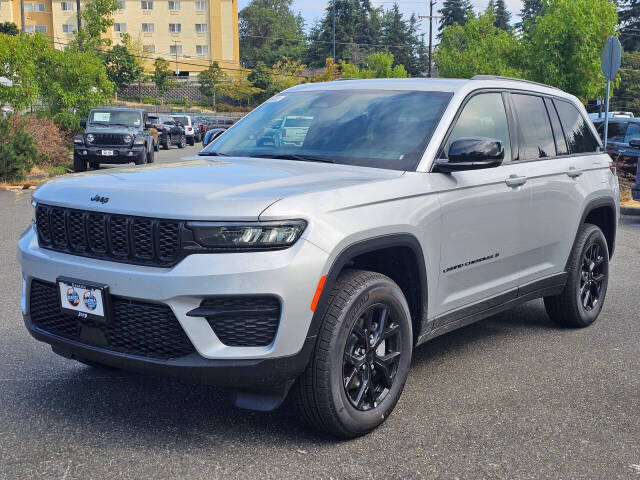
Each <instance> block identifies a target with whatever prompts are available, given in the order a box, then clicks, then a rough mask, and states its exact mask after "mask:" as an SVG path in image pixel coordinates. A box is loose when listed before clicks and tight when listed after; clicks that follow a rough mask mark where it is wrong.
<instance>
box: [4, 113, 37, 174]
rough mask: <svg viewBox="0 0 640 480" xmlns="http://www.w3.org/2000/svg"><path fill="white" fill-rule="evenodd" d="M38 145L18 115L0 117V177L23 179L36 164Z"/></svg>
mask: <svg viewBox="0 0 640 480" xmlns="http://www.w3.org/2000/svg"><path fill="white" fill-rule="evenodd" d="M37 158H38V147H37V145H36V142H35V140H34V139H33V137H32V136H31V135H29V134H28V133H27V132H26V131H25V130H24V122H23V121H22V119H20V118H18V117H15V116H14V117H0V179H2V180H4V181H9V182H10V181H15V180H22V179H23V178H24V175H25V173H27V172H28V171H29V170H31V168H32V167H33V166H34V165H35V163H36V159H37Z"/></svg>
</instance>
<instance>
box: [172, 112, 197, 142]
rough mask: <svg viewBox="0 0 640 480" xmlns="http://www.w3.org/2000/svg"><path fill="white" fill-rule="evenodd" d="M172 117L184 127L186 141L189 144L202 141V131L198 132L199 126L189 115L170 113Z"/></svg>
mask: <svg viewBox="0 0 640 480" xmlns="http://www.w3.org/2000/svg"><path fill="white" fill-rule="evenodd" d="M171 116H172V117H173V119H174V120H175V121H176V122H177V123H178V124H179V125H181V126H182V127H184V133H185V135H186V136H187V143H188V144H189V145H195V144H196V143H198V142H201V141H202V133H201V132H200V126H199V125H198V124H197V123H196V122H194V121H193V119H192V118H191V116H190V115H182V114H180V115H174V114H172V115H171Z"/></svg>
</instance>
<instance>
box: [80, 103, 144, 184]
mask: <svg viewBox="0 0 640 480" xmlns="http://www.w3.org/2000/svg"><path fill="white" fill-rule="evenodd" d="M80 124H81V125H82V127H83V128H85V132H84V134H83V135H78V136H76V137H74V139H73V147H74V148H73V169H74V170H75V171H76V172H84V171H85V170H86V169H87V164H89V165H90V166H91V168H100V164H101V163H119V164H122V163H131V162H133V163H135V164H136V165H141V164H143V163H153V158H154V157H153V154H154V149H153V137H152V136H151V134H150V133H149V128H150V127H151V124H150V123H149V122H148V118H147V113H146V112H145V111H144V110H138V109H131V108H96V109H93V110H91V112H89V118H88V120H82V121H81V122H80Z"/></svg>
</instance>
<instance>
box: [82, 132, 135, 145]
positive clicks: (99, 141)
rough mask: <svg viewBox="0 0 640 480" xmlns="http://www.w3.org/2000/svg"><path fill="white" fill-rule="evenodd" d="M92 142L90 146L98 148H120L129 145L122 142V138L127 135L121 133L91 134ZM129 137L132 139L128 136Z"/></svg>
mask: <svg viewBox="0 0 640 480" xmlns="http://www.w3.org/2000/svg"><path fill="white" fill-rule="evenodd" d="M92 135H93V142H91V143H90V145H100V146H121V145H129V142H125V141H124V137H125V136H126V135H127V134H122V133H93V134H92ZM129 137H132V136H131V135H129Z"/></svg>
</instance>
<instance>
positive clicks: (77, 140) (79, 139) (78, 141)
mask: <svg viewBox="0 0 640 480" xmlns="http://www.w3.org/2000/svg"><path fill="white" fill-rule="evenodd" d="M73 143H74V144H78V145H81V144H83V143H84V140H83V139H82V135H80V136H77V137H73Z"/></svg>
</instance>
